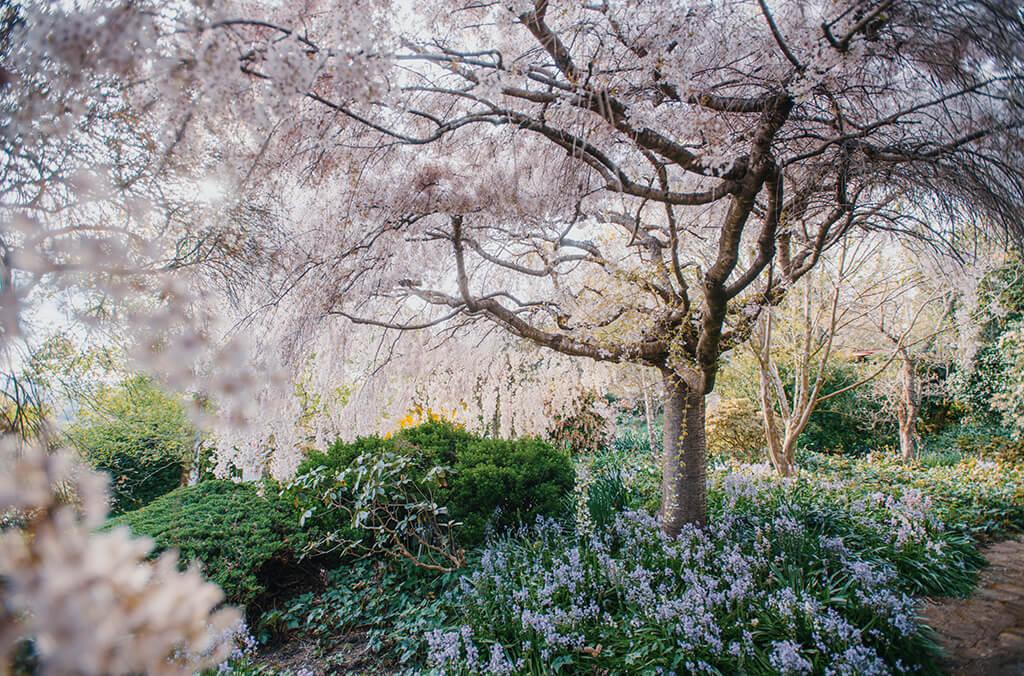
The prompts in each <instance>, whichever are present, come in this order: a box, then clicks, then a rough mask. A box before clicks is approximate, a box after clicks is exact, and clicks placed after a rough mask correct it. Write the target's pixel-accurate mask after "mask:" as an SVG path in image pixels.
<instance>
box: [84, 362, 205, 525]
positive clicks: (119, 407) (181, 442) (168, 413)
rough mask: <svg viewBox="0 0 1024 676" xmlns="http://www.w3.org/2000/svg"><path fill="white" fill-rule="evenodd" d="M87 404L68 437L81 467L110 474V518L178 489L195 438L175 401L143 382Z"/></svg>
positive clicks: (113, 390)
mask: <svg viewBox="0 0 1024 676" xmlns="http://www.w3.org/2000/svg"><path fill="white" fill-rule="evenodd" d="M87 404H88V405H87V406H85V407H83V408H82V409H81V410H80V411H79V414H78V418H77V420H76V421H75V423H74V424H73V425H71V426H70V427H69V428H68V430H67V435H68V438H69V439H70V440H71V443H72V444H73V445H74V446H75V447H76V448H77V449H78V452H79V453H80V454H81V455H82V457H83V458H84V459H85V460H86V462H88V463H89V464H90V465H92V467H94V468H95V469H98V470H102V471H105V472H107V473H108V474H110V478H111V482H110V484H111V512H112V513H113V514H120V513H122V512H127V511H130V510H133V509H138V508H139V507H142V506H143V505H146V504H148V503H149V502H151V501H152V500H154V499H155V498H157V497H159V496H161V495H163V494H164V493H167V492H168V491H171V490H173V489H174V488H176V487H177V486H179V485H180V484H181V483H182V478H183V475H184V473H185V472H186V471H187V468H188V466H189V461H190V456H191V454H192V450H193V447H194V445H195V443H196V440H197V438H196V435H197V432H196V431H195V429H194V428H193V427H192V425H191V423H190V422H189V420H188V416H187V415H186V413H185V409H184V407H183V406H182V404H181V402H180V401H179V400H178V399H175V398H174V397H172V396H170V395H168V394H166V393H165V392H163V391H162V390H161V389H160V388H159V387H157V386H156V385H155V384H154V383H153V382H152V381H150V380H148V379H146V378H131V379H129V380H126V381H124V382H123V383H121V384H119V385H117V386H114V387H107V388H104V389H102V390H101V391H100V392H99V394H98V395H97V397H96V398H95V400H94V401H90V402H87Z"/></svg>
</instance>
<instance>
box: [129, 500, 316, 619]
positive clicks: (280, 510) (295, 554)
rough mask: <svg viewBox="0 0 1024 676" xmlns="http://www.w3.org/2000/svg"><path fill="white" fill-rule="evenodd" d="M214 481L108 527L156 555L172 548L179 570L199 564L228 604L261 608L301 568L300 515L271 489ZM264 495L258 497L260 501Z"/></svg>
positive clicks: (134, 513)
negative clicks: (151, 546)
mask: <svg viewBox="0 0 1024 676" xmlns="http://www.w3.org/2000/svg"><path fill="white" fill-rule="evenodd" d="M265 488H266V490H265V491H261V490H260V489H261V485H260V484H253V483H243V484H236V483H233V482H231V481H220V480H211V481H204V482H202V483H200V484H197V485H195V486H186V487H182V488H178V489H176V490H174V491H171V492H170V493H168V494H166V495H164V496H161V497H159V498H157V499H156V500H154V501H153V502H151V503H150V504H148V505H147V506H145V507H143V508H142V509H138V510H135V511H134V512H128V513H127V514H123V515H121V516H119V517H117V518H115V519H113V520H111V522H110V524H109V526H110V527H113V526H119V525H126V526H128V527H129V528H130V529H131V530H132V532H133V533H134V534H135V535H144V536H147V537H150V538H152V539H153V540H154V542H155V543H156V547H155V552H154V555H155V554H156V553H159V552H160V551H163V550H165V549H170V548H176V549H178V551H179V552H180V555H181V565H182V566H185V565H187V564H188V563H189V562H191V561H198V562H200V563H201V565H202V568H203V573H204V574H205V575H206V577H207V578H208V579H209V580H210V581H211V582H214V583H216V584H218V585H220V588H221V589H223V590H224V594H225V596H226V597H227V600H228V601H229V602H231V603H235V604H241V605H246V606H249V605H252V604H256V605H258V604H259V601H260V600H261V597H264V596H265V595H266V594H267V593H268V590H269V589H270V588H271V587H273V586H276V585H279V584H281V582H282V579H281V577H282V575H283V574H286V573H287V569H288V568H290V567H292V566H294V565H295V564H296V562H297V561H298V558H299V556H300V554H301V551H302V549H303V547H304V546H305V534H304V533H303V532H302V530H301V529H300V528H299V525H298V516H297V514H296V513H295V511H294V510H293V509H292V508H291V506H290V505H289V504H288V502H287V501H286V500H283V499H282V498H280V497H279V496H278V494H277V490H276V488H275V487H272V486H266V487H265ZM261 493H263V494H262V495H261Z"/></svg>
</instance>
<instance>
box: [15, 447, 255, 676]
mask: <svg viewBox="0 0 1024 676" xmlns="http://www.w3.org/2000/svg"><path fill="white" fill-rule="evenodd" d="M67 496H73V497H74V503H75V504H71V503H70V502H69V501H68V500H67V499H66V497H67ZM0 510H2V512H3V514H4V517H5V518H4V519H3V524H4V527H3V530H2V532H0V577H2V579H3V580H4V585H3V587H0V649H2V651H3V658H2V659H3V660H4V661H3V662H2V663H0V671H4V672H6V671H7V669H8V668H9V666H10V665H9V662H8V660H10V658H11V654H12V652H13V649H14V647H15V645H16V644H17V642H18V641H20V640H22V639H25V638H31V639H32V640H33V641H34V643H35V647H36V651H37V652H38V654H39V659H40V662H41V665H42V667H43V669H44V671H45V672H46V673H84V674H101V673H146V674H192V673H194V672H196V671H199V670H201V669H204V668H207V667H213V666H216V665H217V664H218V663H219V662H221V661H222V660H223V659H224V658H225V657H226V656H227V653H228V652H229V651H230V649H231V645H229V644H228V643H224V642H220V643H219V642H218V638H217V637H218V636H220V635H223V633H224V631H225V629H227V628H228V627H230V626H232V625H234V624H236V623H237V622H238V621H239V615H238V612H237V611H236V610H234V609H233V608H228V609H220V610H215V609H216V608H217V606H218V605H219V604H220V602H221V600H222V599H223V593H222V592H221V591H220V589H218V588H217V587H216V586H215V585H213V584H210V583H208V582H206V581H204V580H203V578H202V575H201V574H200V573H199V570H198V569H197V568H195V567H192V568H189V569H188V570H187V571H185V572H181V571H179V570H178V566H177V563H178V561H177V555H176V554H175V553H173V552H168V553H165V554H162V555H161V556H160V557H159V558H157V559H156V560H155V561H148V560H147V558H146V557H147V556H148V554H149V553H150V551H151V549H152V542H150V541H148V540H145V539H138V538H132V537H131V535H130V533H129V532H128V531H127V529H124V528H119V529H115V530H111V531H104V532H96V531H95V528H96V527H97V526H98V525H100V524H102V523H103V521H104V520H105V519H106V516H107V495H106V481H105V479H104V478H103V476H102V475H100V474H97V473H95V472H93V471H91V470H89V469H87V468H85V467H84V466H82V465H80V464H78V463H76V462H75V461H74V460H73V459H72V458H71V457H70V456H69V455H67V454H65V453H63V452H58V453H49V452H47V451H46V450H45V449H44V448H42V447H40V446H31V447H28V448H24V449H23V448H19V446H18V444H17V443H16V442H15V440H13V439H10V438H7V439H2V440H0ZM12 512H18V513H19V516H20V518H7V517H9V516H11V513H12Z"/></svg>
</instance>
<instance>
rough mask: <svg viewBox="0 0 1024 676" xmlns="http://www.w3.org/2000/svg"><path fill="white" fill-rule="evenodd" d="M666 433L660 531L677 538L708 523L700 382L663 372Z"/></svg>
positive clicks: (705, 442) (705, 452)
mask: <svg viewBox="0 0 1024 676" xmlns="http://www.w3.org/2000/svg"><path fill="white" fill-rule="evenodd" d="M663 377H664V387H665V404H664V408H665V429H664V437H663V439H664V443H663V446H664V448H663V451H662V467H661V471H662V475H661V476H662V479H661V529H662V530H663V531H664V532H665V534H666V535H668V536H670V537H675V536H676V535H678V534H679V531H680V530H681V529H682V527H683V525H684V524H688V523H692V524H695V525H697V526H703V525H705V523H706V522H707V439H706V437H705V434H704V392H703V391H702V390H701V389H700V387H699V386H694V384H695V383H696V382H699V378H693V379H692V380H693V381H694V383H688V382H686V381H685V380H684V379H683V378H681V377H680V376H679V375H678V374H676V373H675V372H674V371H672V370H669V369H666V370H664V371H663Z"/></svg>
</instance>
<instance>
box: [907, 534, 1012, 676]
mask: <svg viewBox="0 0 1024 676" xmlns="http://www.w3.org/2000/svg"><path fill="white" fill-rule="evenodd" d="M984 554H985V558H987V559H988V562H989V566H988V568H986V569H985V570H984V571H982V573H981V579H980V580H979V581H978V589H977V591H976V592H975V593H974V595H973V596H971V597H970V598H969V599H935V600H929V601H927V602H926V603H925V607H924V608H923V611H922V614H923V615H924V617H925V620H926V621H927V623H928V624H929V625H930V626H931V627H932V628H933V629H935V631H936V632H937V633H938V638H939V642H940V643H941V644H942V647H943V648H944V649H945V651H946V656H947V657H946V661H945V667H946V668H947V670H948V671H949V673H950V674H955V675H957V676H982V675H984V676H1003V675H1006V676H1010V675H1014V676H1021V675H1024V538H1018V539H1014V540H1006V541H1004V542H999V543H996V544H993V545H991V546H989V547H986V548H985V550H984Z"/></svg>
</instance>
